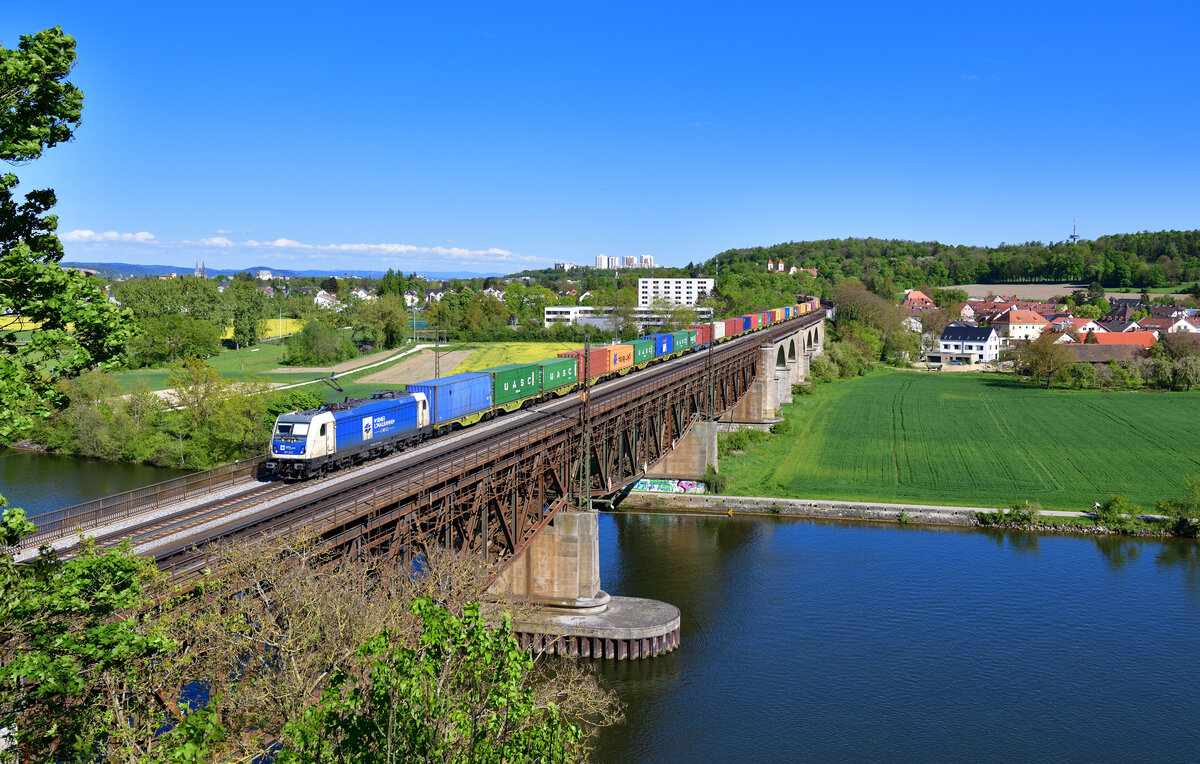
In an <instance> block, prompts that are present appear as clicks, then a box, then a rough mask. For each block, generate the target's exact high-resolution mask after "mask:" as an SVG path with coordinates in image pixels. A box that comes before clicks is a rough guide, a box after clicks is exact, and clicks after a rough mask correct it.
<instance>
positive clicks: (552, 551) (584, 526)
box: [492, 435, 715, 660]
mask: <svg viewBox="0 0 1200 764" xmlns="http://www.w3.org/2000/svg"><path fill="white" fill-rule="evenodd" d="M714 438H715V435H714ZM492 592H493V593H495V594H507V595H509V596H511V597H512V598H513V599H516V600H523V601H525V602H529V603H531V604H533V605H534V606H535V612H534V613H533V614H532V615H528V616H527V615H524V614H522V615H521V617H520V619H519V620H518V619H514V621H513V632H514V633H515V635H516V637H517V640H518V642H520V644H521V646H522V647H524V648H526V649H528V650H533V651H534V652H546V653H550V654H551V655H570V656H579V657H583V658H611V659H615V660H637V659H640V658H653V657H655V656H657V655H661V654H662V653H665V652H670V651H671V650H674V649H675V648H676V647H678V646H679V608H677V607H675V606H674V605H669V604H667V603H665V602H659V601H657V600H649V599H642V598H640V597H613V596H610V595H609V594H608V593H607V592H605V591H604V590H602V589H601V588H600V528H599V523H598V517H597V515H596V513H595V512H586V511H584V512H578V511H566V510H564V511H561V512H559V513H558V514H557V515H556V516H555V517H554V519H553V520H552V521H551V524H550V525H549V526H547V527H546V528H544V529H543V530H542V532H541V533H540V534H538V536H537V537H536V538H535V539H534V540H533V542H532V543H531V544H530V545H529V548H528V549H527V550H526V551H525V553H524V554H523V555H521V556H520V557H518V558H517V559H516V560H514V561H513V563H512V565H510V566H509V567H508V569H507V570H505V571H504V573H503V574H502V575H501V576H500V578H499V579H498V580H497V581H496V583H495V584H493V585H492Z"/></svg>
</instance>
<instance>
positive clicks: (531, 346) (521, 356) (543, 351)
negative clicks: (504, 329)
mask: <svg viewBox="0 0 1200 764" xmlns="http://www.w3.org/2000/svg"><path fill="white" fill-rule="evenodd" d="M474 347H476V348H477V349H476V350H475V352H474V353H472V354H471V355H470V357H468V358H467V360H465V361H463V362H462V363H460V364H459V365H458V366H456V367H455V368H454V373H455V374H463V373H465V372H468V371H479V370H480V369H489V368H491V367H493V366H503V365H504V364H507V363H530V362H532V361H540V360H542V359H543V358H553V357H554V356H556V355H558V354H559V353H562V352H565V351H567V350H578V349H579V348H581V347H582V345H564V344H562V343H560V342H492V343H488V344H480V345H475V346H474Z"/></svg>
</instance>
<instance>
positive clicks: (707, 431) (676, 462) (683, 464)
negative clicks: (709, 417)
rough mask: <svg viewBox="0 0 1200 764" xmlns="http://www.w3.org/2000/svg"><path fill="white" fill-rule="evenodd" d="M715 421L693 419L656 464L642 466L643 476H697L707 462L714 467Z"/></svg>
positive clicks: (706, 469) (698, 476)
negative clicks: (646, 466) (645, 467)
mask: <svg viewBox="0 0 1200 764" xmlns="http://www.w3.org/2000/svg"><path fill="white" fill-rule="evenodd" d="M719 430H720V425H718V424H717V423H716V422H695V423H693V424H692V426H691V427H689V428H688V431H687V434H685V435H684V436H683V437H682V438H680V439H679V442H678V443H676V444H675V447H674V448H672V449H671V451H670V452H669V453H668V454H667V455H666V456H665V457H663V458H662V459H660V460H659V461H658V463H657V464H655V465H653V466H652V467H650V468H649V469H648V470H646V477H658V478H682V479H687V480H701V479H703V478H704V473H705V472H707V471H708V465H710V464H711V465H712V466H713V469H716V468H717V432H718V431H719Z"/></svg>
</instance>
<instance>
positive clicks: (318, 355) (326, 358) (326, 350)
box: [283, 321, 358, 366]
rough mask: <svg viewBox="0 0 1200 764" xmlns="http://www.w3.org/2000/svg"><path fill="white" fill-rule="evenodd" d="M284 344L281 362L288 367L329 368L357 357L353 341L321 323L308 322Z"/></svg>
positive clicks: (356, 349)
mask: <svg viewBox="0 0 1200 764" xmlns="http://www.w3.org/2000/svg"><path fill="white" fill-rule="evenodd" d="M285 344H286V346H287V350H286V352H285V353H284V358H283V362H284V364H286V365H288V366H330V365H332V364H335V363H340V362H341V361H345V360H347V359H350V358H354V357H355V356H356V355H358V348H357V346H355V344H354V341H353V340H351V339H350V338H349V337H343V336H341V335H340V334H339V333H338V332H337V331H336V330H335V329H333V328H332V327H330V326H329V325H328V324H325V323H323V322H321V321H309V322H308V323H307V324H305V325H304V328H303V329H301V330H300V331H299V332H298V333H296V334H293V335H292V336H291V337H288V338H287V340H285Z"/></svg>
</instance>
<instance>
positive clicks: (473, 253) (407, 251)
mask: <svg viewBox="0 0 1200 764" xmlns="http://www.w3.org/2000/svg"><path fill="white" fill-rule="evenodd" d="M243 244H244V245H245V246H248V247H255V248H260V249H293V250H296V249H302V250H309V251H314V250H315V251H324V252H363V253H371V254H379V255H414V254H430V255H439V256H441V257H447V258H451V259H454V260H470V261H472V262H529V263H532V262H539V261H542V260H544V258H540V257H534V256H532V255H519V254H517V253H516V252H510V251H509V250H507V249H500V248H499V247H491V248H489V249H466V248H464V247H422V246H418V245H416V244H393V243H380V244H365V243H346V244H305V243H304V242H299V241H296V240H295V239H284V238H279V239H275V240H274V241H255V240H253V239H250V240H248V241H245V242H243ZM547 262H548V261H547Z"/></svg>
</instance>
